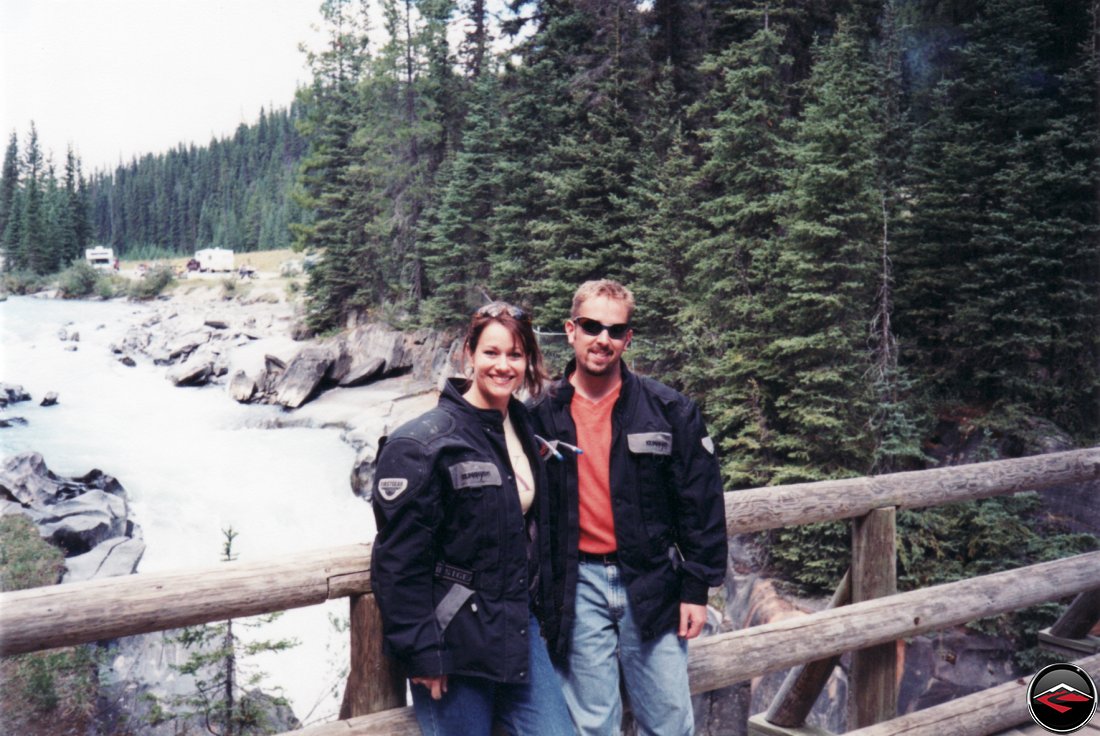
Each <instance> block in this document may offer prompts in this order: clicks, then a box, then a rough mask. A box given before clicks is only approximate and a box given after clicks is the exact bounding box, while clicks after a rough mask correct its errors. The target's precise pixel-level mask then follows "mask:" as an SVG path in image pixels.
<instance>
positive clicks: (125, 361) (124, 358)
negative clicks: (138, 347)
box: [118, 355, 137, 368]
mask: <svg viewBox="0 0 1100 736" xmlns="http://www.w3.org/2000/svg"><path fill="white" fill-rule="evenodd" d="M118 362H119V363H122V364H123V365H124V366H126V367H127V368H133V367H134V366H136V365H137V363H136V362H134V359H133V358H131V357H130V356H129V355H124V356H122V357H121V358H119V359H118Z"/></svg>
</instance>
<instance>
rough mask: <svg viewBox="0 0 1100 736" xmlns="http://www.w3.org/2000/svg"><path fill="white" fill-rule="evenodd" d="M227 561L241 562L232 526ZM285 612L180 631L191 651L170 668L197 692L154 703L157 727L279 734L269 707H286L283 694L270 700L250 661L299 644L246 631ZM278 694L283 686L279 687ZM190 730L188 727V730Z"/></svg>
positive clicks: (226, 532)
mask: <svg viewBox="0 0 1100 736" xmlns="http://www.w3.org/2000/svg"><path fill="white" fill-rule="evenodd" d="M222 535H223V536H224V538H225V541H224V543H223V545H222V561H223V562H232V561H234V560H236V559H237V555H236V553H235V552H234V551H233V542H234V540H236V538H237V536H238V534H237V532H236V531H234V529H233V527H232V526H230V527H229V528H227V529H223V530H222ZM280 615H281V614H279V613H276V614H271V615H267V616H256V617H253V618H251V619H248V620H245V621H240V620H234V619H230V620H228V621H225V622H223V623H220V624H203V625H201V626H189V627H187V628H184V629H181V630H180V632H179V634H178V635H177V636H175V637H174V638H175V641H177V642H178V643H179V644H181V645H182V646H183V647H184V649H186V650H187V651H188V656H187V659H186V660H185V661H184V662H183V664H181V665H169V666H170V667H171V669H173V670H174V671H175V672H176V673H178V674H180V675H184V676H189V677H191V678H193V679H194V683H195V690H194V691H193V692H191V693H188V694H185V695H176V696H171V697H168V698H165V699H163V700H156V699H154V709H153V713H152V715H151V718H150V720H152V721H153V725H159V724H160V723H164V722H166V721H184V722H187V721H197V722H199V723H201V724H202V726H203V727H204V728H205V729H206V731H208V732H209V733H211V734H214V736H242V735H244V734H266V733H274V732H275V729H274V728H273V727H272V725H271V724H270V723H269V720H268V715H269V713H268V709H270V708H271V707H273V706H285V705H286V704H287V701H286V699H285V698H284V697H282V696H281V695H275V696H270V695H267V694H265V693H262V692H261V691H260V690H259V687H260V685H261V684H262V683H263V681H264V679H265V677H266V675H265V674H264V673H262V672H249V671H248V670H247V666H248V665H247V662H246V660H247V659H249V658H251V657H253V656H255V655H257V654H262V653H265V652H272V653H274V652H285V651H287V650H288V649H291V648H293V647H295V646H297V642H296V641H295V640H292V639H279V640H271V639H264V640H245V639H244V638H243V637H242V636H241V633H240V631H241V629H242V628H244V629H256V628H259V627H262V626H265V625H267V624H270V623H271V622H273V621H274V620H276V619H277V618H279V616H280ZM276 690H278V688H276ZM184 728H185V729H186V726H184Z"/></svg>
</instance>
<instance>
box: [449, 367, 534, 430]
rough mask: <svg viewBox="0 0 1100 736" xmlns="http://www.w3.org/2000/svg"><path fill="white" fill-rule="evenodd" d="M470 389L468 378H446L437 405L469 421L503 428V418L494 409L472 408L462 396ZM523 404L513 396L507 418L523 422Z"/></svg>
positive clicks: (509, 403)
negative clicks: (464, 416)
mask: <svg viewBox="0 0 1100 736" xmlns="http://www.w3.org/2000/svg"><path fill="white" fill-rule="evenodd" d="M469 387H470V379H468V378H448V379H447V381H446V383H444V385H443V391H442V393H440V395H439V403H440V405H441V406H443V407H444V408H448V409H449V410H450V411H453V412H457V413H460V414H464V415H466V416H467V417H469V418H471V419H476V420H477V421H479V422H483V423H485V424H488V425H490V426H493V427H497V428H501V427H503V426H504V417H503V416H502V415H501V413H500V412H499V411H497V410H496V409H481V408H479V407H476V406H474V405H473V404H471V403H470V402H469V401H467V400H466V398H465V397H464V396H463V395H462V394H464V393H466V390H467V389H468V388H469ZM523 414H524V407H523V403H522V402H520V401H519V399H517V398H516V397H515V396H513V397H512V398H510V399H509V400H508V416H509V417H511V418H512V422H513V423H515V422H517V421H523Z"/></svg>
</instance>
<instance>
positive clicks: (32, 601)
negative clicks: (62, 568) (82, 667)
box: [0, 448, 1100, 655]
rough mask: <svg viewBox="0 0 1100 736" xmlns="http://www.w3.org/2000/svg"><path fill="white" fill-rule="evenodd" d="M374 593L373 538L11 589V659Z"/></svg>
mask: <svg viewBox="0 0 1100 736" xmlns="http://www.w3.org/2000/svg"><path fill="white" fill-rule="evenodd" d="M1097 478H1100V448H1088V449H1084V450H1071V451H1068V452H1059V453H1052V454H1049V455H1038V456H1035V457H1028V458H1018V459H1015V460H999V461H994V462H988V463H976V464H974V465H963V466H958V467H951V468H940V469H936V470H924V471H915V472H910V473H896V474H894V475H888V476H880V477H877V478H853V479H850V480H839V481H821V482H818V483H801V484H798V485H791V486H776V487H771V488H757V489H753V490H747V491H731V492H728V493H727V494H726V519H727V529H728V530H729V533H730V534H740V533H744V532H752V531H762V530H765V529H772V528H779V527H784V526H795V525H798V524H807V523H810V522H815V521H827V520H832V519H845V518H851V517H855V516H861V515H864V514H867V513H868V512H870V511H871V510H873V509H876V508H881V507H884V506H897V507H899V508H916V507H923V506H931V505H935V504H942V503H951V502H955V501H964V500H971V499H976V498H988V497H991V496H996V495H1001V494H1007V493H1016V492H1019V491H1030V490H1041V489H1044V488H1051V487H1054V486H1059V485H1067V484H1072V483H1081V482H1084V481H1089V480H1093V479H1097ZM369 592H370V550H369V545H366V544H361V545H348V546H346V547H338V548H333V549H322V550H313V551H310V552H303V553H297V554H294V555H287V556H284V557H278V558H271V559H269V560H267V561H263V562H244V561H240V562H228V563H221V564H219V565H217V566H211V567H209V568H205V569H199V570H188V571H181V572H171V573H142V574H138V575H129V576H126V577H124V578H109V579H106V580H93V581H89V582H84V583H70V584H66V585H53V586H48V587H44V588H35V589H31V590H22V591H15V592H10V593H2V594H0V655H7V654H21V653H24V652H31V651H38V650H42V649H51V648H55V647H62V646H71V645H74V644H83V643H89V642H93V641H99V640H101V639H112V638H117V637H121V636H131V635H134V634H144V633H149V632H151V631H163V630H168V629H174V628H179V627H181V626H194V625H196V624H202V623H210V622H212V621H223V620H225V619H227V618H232V617H239V616H253V615H257V614H263V613H273V612H275V611H282V610H286V609H289V608H300V607H302V606H310V605H315V604H317V603H322V602H324V601H325V600H328V599H330V598H339V597H344V596H351V595H356V594H360V593H369Z"/></svg>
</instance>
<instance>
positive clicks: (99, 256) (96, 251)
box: [84, 245, 118, 271]
mask: <svg viewBox="0 0 1100 736" xmlns="http://www.w3.org/2000/svg"><path fill="white" fill-rule="evenodd" d="M84 260H85V261H87V263H88V265H89V266H91V267H92V268H94V269H95V270H97V271H111V270H115V271H117V270H118V259H117V258H115V251H114V249H113V248H105V247H103V246H102V245H97V246H96V247H94V248H87V249H85V250H84Z"/></svg>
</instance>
